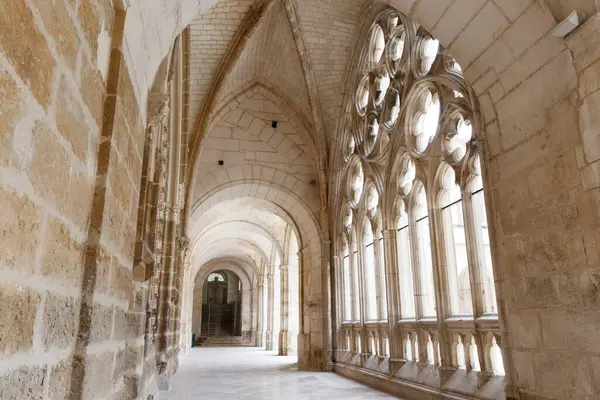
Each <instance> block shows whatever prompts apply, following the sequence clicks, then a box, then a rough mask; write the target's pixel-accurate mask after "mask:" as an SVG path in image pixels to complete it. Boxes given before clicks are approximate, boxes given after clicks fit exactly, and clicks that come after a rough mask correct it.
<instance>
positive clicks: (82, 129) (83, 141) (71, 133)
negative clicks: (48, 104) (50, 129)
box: [56, 79, 90, 163]
mask: <svg viewBox="0 0 600 400" xmlns="http://www.w3.org/2000/svg"><path fill="white" fill-rule="evenodd" d="M56 126H57V127H58V130H59V132H60V133H61V134H62V135H63V136H64V138H65V139H66V140H67V141H68V142H69V143H70V144H71V146H72V148H73V152H74V153H75V155H76V156H77V157H78V158H79V159H80V160H81V162H83V163H85V162H86V157H87V151H88V136H89V134H90V129H89V127H88V126H87V124H86V122H85V117H84V114H83V111H82V109H81V106H80V105H79V103H78V101H77V99H76V98H75V97H74V96H73V94H72V92H71V88H70V85H69V84H68V83H67V82H66V80H65V79H62V80H61V83H60V87H59V89H58V103H57V105H56Z"/></svg>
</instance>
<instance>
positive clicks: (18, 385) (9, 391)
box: [0, 366, 46, 400]
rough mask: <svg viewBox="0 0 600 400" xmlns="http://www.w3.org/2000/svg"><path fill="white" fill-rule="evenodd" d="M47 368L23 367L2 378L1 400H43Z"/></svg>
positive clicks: (0, 386) (0, 383)
mask: <svg viewBox="0 0 600 400" xmlns="http://www.w3.org/2000/svg"><path fill="white" fill-rule="evenodd" d="M45 375H46V368H45V367H39V366H31V367H21V368H18V369H16V370H13V371H10V372H8V373H7V374H5V375H4V376H0V399H2V400H4V399H6V400H41V399H42V398H43V394H44V393H43V392H44V387H43V385H44V376H45Z"/></svg>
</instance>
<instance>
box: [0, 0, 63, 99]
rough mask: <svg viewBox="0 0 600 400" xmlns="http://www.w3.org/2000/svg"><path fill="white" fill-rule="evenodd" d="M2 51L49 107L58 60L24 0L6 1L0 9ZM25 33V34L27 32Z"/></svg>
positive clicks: (36, 94)
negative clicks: (51, 51) (52, 53)
mask: <svg viewBox="0 0 600 400" xmlns="http://www.w3.org/2000/svg"><path fill="white" fill-rule="evenodd" d="M0 26H2V27H4V29H2V31H1V32H0V50H1V51H2V53H4V55H5V56H6V57H7V58H8V60H9V62H10V63H11V64H12V66H13V68H14V69H15V70H16V71H17V74H19V77H20V78H21V79H22V80H23V82H25V83H27V84H28V85H29V86H30V88H31V91H32V93H33V95H34V96H35V98H36V99H37V101H38V102H39V103H40V104H41V105H42V106H43V107H47V106H48V105H49V104H50V101H51V96H52V90H53V87H54V69H55V67H56V63H55V61H54V59H53V57H52V55H51V53H50V50H49V49H48V43H47V42H46V39H45V38H44V36H43V35H42V33H41V32H40V30H39V29H38V27H37V25H36V23H35V21H34V19H33V14H32V13H31V11H30V10H29V8H28V7H27V4H26V2H25V0H15V1H10V2H5V3H4V4H2V9H0ZM25 32H26V34H23V33H25Z"/></svg>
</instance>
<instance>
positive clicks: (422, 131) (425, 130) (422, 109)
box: [414, 88, 441, 153]
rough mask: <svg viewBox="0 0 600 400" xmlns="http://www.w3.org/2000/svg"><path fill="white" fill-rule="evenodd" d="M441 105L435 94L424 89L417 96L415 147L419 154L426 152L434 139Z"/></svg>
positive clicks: (437, 95)
mask: <svg viewBox="0 0 600 400" xmlns="http://www.w3.org/2000/svg"><path fill="white" fill-rule="evenodd" d="M440 114H441V105H440V97H439V94H438V93H437V92H433V91H432V90H431V89H429V88H426V89H424V90H423V92H422V93H421V95H420V96H419V109H418V110H417V111H416V113H415V121H416V122H415V129H414V135H415V136H416V141H415V147H416V150H417V151H418V152H419V153H422V152H424V151H425V150H427V147H428V146H429V144H430V143H431V142H432V141H433V138H434V137H435V135H436V133H437V131H438V126H439V122H440Z"/></svg>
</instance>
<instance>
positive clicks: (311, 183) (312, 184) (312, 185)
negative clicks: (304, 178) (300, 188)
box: [308, 179, 317, 187]
mask: <svg viewBox="0 0 600 400" xmlns="http://www.w3.org/2000/svg"><path fill="white" fill-rule="evenodd" d="M308 184H309V185H310V186H311V187H315V186H316V185H317V181H315V180H314V179H313V180H312V181H310V182H308Z"/></svg>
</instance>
